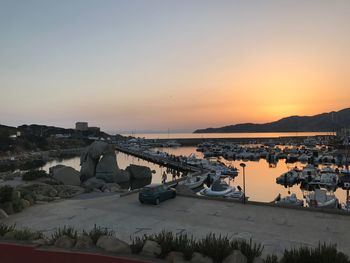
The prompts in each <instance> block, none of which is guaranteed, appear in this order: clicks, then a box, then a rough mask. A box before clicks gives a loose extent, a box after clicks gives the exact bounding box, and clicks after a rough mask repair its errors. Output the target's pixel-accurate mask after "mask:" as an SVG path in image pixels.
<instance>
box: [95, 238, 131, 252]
mask: <svg viewBox="0 0 350 263" xmlns="http://www.w3.org/2000/svg"><path fill="white" fill-rule="evenodd" d="M96 246H97V247H99V248H102V249H104V250H105V251H108V252H115V253H120V254H130V253H131V249H130V246H129V245H128V244H127V243H125V242H124V241H122V240H120V239H118V238H116V237H112V236H101V237H100V238H99V239H98V240H97V243H96Z"/></svg>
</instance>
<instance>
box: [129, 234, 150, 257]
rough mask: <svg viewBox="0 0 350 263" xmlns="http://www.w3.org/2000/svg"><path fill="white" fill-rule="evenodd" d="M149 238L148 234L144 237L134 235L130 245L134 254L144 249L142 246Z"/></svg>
mask: <svg viewBox="0 0 350 263" xmlns="http://www.w3.org/2000/svg"><path fill="white" fill-rule="evenodd" d="M146 240H147V236H146V235H144V236H143V237H134V238H133V239H132V244H131V245H130V248H131V252H132V253H133V254H139V253H140V252H141V251H142V248H143V246H144V244H145V242H146Z"/></svg>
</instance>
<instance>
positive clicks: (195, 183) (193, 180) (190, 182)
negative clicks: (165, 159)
mask: <svg viewBox="0 0 350 263" xmlns="http://www.w3.org/2000/svg"><path fill="white" fill-rule="evenodd" d="M206 178H207V177H206V176H198V175H197V176H188V177H187V179H186V180H185V181H182V182H179V184H180V185H184V186H187V187H188V188H190V189H195V188H198V187H200V186H202V185H203V183H204V181H205V179H206Z"/></svg>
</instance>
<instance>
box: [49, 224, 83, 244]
mask: <svg viewBox="0 0 350 263" xmlns="http://www.w3.org/2000/svg"><path fill="white" fill-rule="evenodd" d="M62 236H68V237H69V238H71V239H73V240H77V238H78V231H77V230H75V229H74V227H67V226H64V227H63V228H58V229H57V230H56V231H55V232H54V233H53V234H52V235H51V239H50V241H49V243H50V244H55V242H56V240H57V239H59V238H60V237H62Z"/></svg>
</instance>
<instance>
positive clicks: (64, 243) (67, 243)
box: [55, 236, 75, 249]
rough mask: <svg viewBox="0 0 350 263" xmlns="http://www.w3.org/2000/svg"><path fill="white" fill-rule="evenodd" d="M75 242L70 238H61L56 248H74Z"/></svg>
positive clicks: (57, 241) (56, 243)
mask: <svg viewBox="0 0 350 263" xmlns="http://www.w3.org/2000/svg"><path fill="white" fill-rule="evenodd" d="M74 243H75V240H74V239H72V238H70V237H68V236H61V237H59V238H58V239H57V240H56V241H55V247H59V248H66V249H69V248H72V247H73V246H74Z"/></svg>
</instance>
